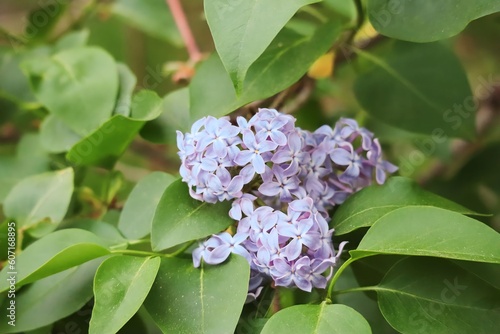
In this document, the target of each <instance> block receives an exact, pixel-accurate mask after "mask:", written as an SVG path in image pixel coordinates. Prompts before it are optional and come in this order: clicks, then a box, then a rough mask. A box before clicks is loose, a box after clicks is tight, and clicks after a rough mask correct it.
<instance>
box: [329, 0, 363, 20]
mask: <svg viewBox="0 0 500 334" xmlns="http://www.w3.org/2000/svg"><path fill="white" fill-rule="evenodd" d="M323 4H324V5H325V6H326V7H328V8H331V9H333V11H334V12H336V13H338V14H339V15H340V16H342V17H343V18H345V19H347V21H348V22H349V23H350V24H354V23H355V22H356V19H357V17H358V11H357V9H356V5H355V4H354V1H353V0H347V1H346V0H323Z"/></svg>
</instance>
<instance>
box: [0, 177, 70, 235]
mask: <svg viewBox="0 0 500 334" xmlns="http://www.w3.org/2000/svg"><path fill="white" fill-rule="evenodd" d="M72 194H73V169H72V168H66V169H62V170H59V171H55V172H47V173H43V174H38V175H33V176H30V177H27V178H25V179H23V180H22V181H21V182H19V183H17V184H16V185H15V186H14V188H12V190H11V191H10V192H9V194H8V195H7V198H5V203H4V211H5V215H6V216H7V217H9V218H13V219H15V220H16V222H17V227H18V228H24V229H28V228H30V227H33V226H35V225H37V224H39V223H40V222H43V223H47V224H50V225H52V226H53V227H54V228H55V227H56V226H57V224H59V223H60V222H61V221H62V219H63V218H64V216H65V215H66V211H67V210H68V206H69V202H70V200H71V195H72Z"/></svg>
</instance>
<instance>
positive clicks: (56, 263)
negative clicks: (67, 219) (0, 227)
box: [0, 229, 109, 292]
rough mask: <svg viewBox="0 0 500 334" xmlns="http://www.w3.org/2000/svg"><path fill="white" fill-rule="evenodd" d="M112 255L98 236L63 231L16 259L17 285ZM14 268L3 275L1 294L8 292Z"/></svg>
mask: <svg viewBox="0 0 500 334" xmlns="http://www.w3.org/2000/svg"><path fill="white" fill-rule="evenodd" d="M106 254H109V250H108V249H107V248H106V246H105V243H104V242H103V241H102V240H101V239H100V238H99V237H97V236H96V235H94V234H92V233H90V232H87V231H84V230H78V229H66V230H60V231H56V232H53V233H50V234H49V235H47V236H45V237H43V238H41V239H40V240H37V241H35V242H34V243H32V244H31V245H29V246H28V247H27V248H26V249H25V250H23V251H22V252H21V253H20V254H19V255H18V256H17V258H16V267H15V270H16V272H17V275H16V284H17V285H18V286H21V285H25V284H28V283H31V282H34V281H36V280H39V279H42V278H44V277H47V276H50V275H53V274H56V273H58V272H60V271H63V270H66V269H68V268H71V267H74V266H77V265H79V264H82V263H84V262H87V261H90V260H92V259H95V258H98V257H101V256H104V255H106ZM11 269H12V268H9V267H5V268H4V269H3V270H2V271H1V272H0V292H3V291H5V290H7V289H8V282H7V277H9V272H10V271H12V270H11Z"/></svg>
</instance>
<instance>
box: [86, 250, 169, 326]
mask: <svg viewBox="0 0 500 334" xmlns="http://www.w3.org/2000/svg"><path fill="white" fill-rule="evenodd" d="M159 267H160V258H159V257H155V258H139V257H132V256H113V257H110V258H109V259H107V260H106V261H104V262H103V263H102V264H101V266H100V267H99V269H98V270H97V273H96V275H95V279H94V295H95V302H94V308H93V310H92V319H91V320H90V331H89V333H96V334H101V333H116V332H118V331H119V330H120V328H122V327H123V325H125V323H127V321H128V320H129V319H130V318H132V316H133V315H134V314H135V313H136V312H137V310H139V308H140V307H141V305H142V303H143V302H144V300H145V299H146V296H147V295H148V292H149V290H150V289H151V286H152V285H153V282H154V280H155V277H156V274H157V272H158V268H159Z"/></svg>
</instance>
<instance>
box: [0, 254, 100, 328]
mask: <svg viewBox="0 0 500 334" xmlns="http://www.w3.org/2000/svg"><path fill="white" fill-rule="evenodd" d="M101 262H102V259H95V260H92V261H90V262H87V263H85V264H82V265H81V266H78V267H74V268H71V269H67V270H65V271H63V272H60V273H58V274H55V275H52V276H49V277H46V278H44V279H41V280H39V281H37V282H35V283H33V284H32V285H30V286H28V287H27V288H25V289H23V290H21V291H20V292H19V293H18V294H16V326H15V327H12V326H10V325H8V324H7V321H2V322H0V333H11V332H25V331H29V330H32V329H35V328H39V327H42V326H46V325H49V324H52V323H53V322H55V321H57V320H60V319H63V318H65V317H67V316H68V315H70V314H72V313H74V312H76V311H78V310H79V309H80V308H82V307H83V306H84V305H85V303H87V302H88V301H89V300H90V299H91V298H92V295H93V293H92V281H93V279H94V274H95V272H96V269H97V267H98V266H99V265H100V264H101ZM8 300H9V299H6V301H8ZM1 307H2V310H5V309H6V307H7V305H6V304H5V301H4V305H2V306H1Z"/></svg>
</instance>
